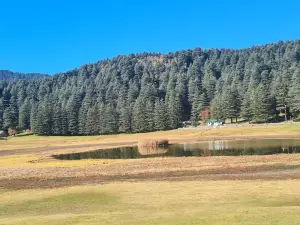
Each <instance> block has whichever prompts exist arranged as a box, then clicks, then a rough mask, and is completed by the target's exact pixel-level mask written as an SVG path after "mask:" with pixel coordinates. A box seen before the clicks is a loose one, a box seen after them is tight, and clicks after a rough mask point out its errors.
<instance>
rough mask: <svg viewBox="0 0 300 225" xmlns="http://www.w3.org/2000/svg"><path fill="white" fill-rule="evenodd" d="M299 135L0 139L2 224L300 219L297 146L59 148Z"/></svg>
mask: <svg viewBox="0 0 300 225" xmlns="http://www.w3.org/2000/svg"><path fill="white" fill-rule="evenodd" d="M239 138H300V124H276V125H274V124H270V125H264V124H262V125H251V124H243V125H229V126H226V127H222V128H213V129H211V128H206V127H202V128H199V129H178V130H172V131H161V132H152V133H144V134H120V135H103V136H93V137H40V136H34V135H29V136H20V137H11V138H9V140H8V141H5V140H0V225H2V224H18V225H22V224H30V225H31V224H46V225H47V224H51V225H52V224H54V225H56V224H57V225H58V224H59V225H64V224H125V225H126V224H186V225H188V224H201V225H202V224H214V225H218V224H222V225H223V224H225V225H226V224H228V225H229V224H230V225H231V224H246V225H247V224H251V225H252V224H253V225H256V224H270V225H271V224H276V225H277V224H289V225H293V224H299V221H300V166H299V165H300V154H294V155H287V154H286V155H269V156H232V157H230V156H224V157H184V158H147V159H128V160H123V159H121V160H109V159H86V160H75V161H60V160H55V159H53V158H51V157H50V156H51V154H54V153H68V152H77V151H88V150H93V149H101V148H103V149H104V148H111V147H118V146H126V145H135V144H137V142H138V141H139V140H144V139H154V140H155V139H168V140H169V141H170V142H171V143H183V142H188V141H201V140H212V139H239Z"/></svg>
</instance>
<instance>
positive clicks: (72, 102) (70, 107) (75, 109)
mask: <svg viewBox="0 0 300 225" xmlns="http://www.w3.org/2000/svg"><path fill="white" fill-rule="evenodd" d="M79 107H80V99H79V95H78V94H74V95H73V96H71V97H70V99H69V101H68V104H67V107H66V110H67V115H68V117H67V118H68V133H69V134H70V135H77V134H78V133H79V132H78V131H79V130H78V115H79Z"/></svg>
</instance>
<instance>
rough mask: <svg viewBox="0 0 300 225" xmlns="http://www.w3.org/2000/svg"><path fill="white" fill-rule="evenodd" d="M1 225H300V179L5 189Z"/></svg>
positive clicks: (0, 218)
mask: <svg viewBox="0 0 300 225" xmlns="http://www.w3.org/2000/svg"><path fill="white" fill-rule="evenodd" d="M0 195H1V198H0V224H18V225H23V224H49V225H50V224H53V225H54V224H55V225H58V224H59V225H64V224H78V225H79V224H82V225H83V224H97V225H98V224H128V225H129V224H141V225H142V224H161V225H163V224H201V225H202V224H214V225H219V224H220V225H221V224H222V225H226V224H227V225H234V224H245V225H248V224H249V225H250V224H251V225H254V224H255V225H256V224H269V225H271V224H276V225H279V224H288V225H293V224H299V221H300V181H299V180H288V181H285V182H282V181H260V180H257V181H205V182H203V181H180V182H130V183H128V182H116V183H110V184H104V185H86V186H75V187H69V188H57V189H33V190H19V191H12V190H1V191H0Z"/></svg>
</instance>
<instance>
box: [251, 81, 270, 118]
mask: <svg viewBox="0 0 300 225" xmlns="http://www.w3.org/2000/svg"><path fill="white" fill-rule="evenodd" d="M253 95H254V96H253V97H252V104H251V108H252V112H253V120H254V121H255V122H267V121H268V119H269V118H270V117H271V116H272V102H271V98H270V95H269V92H268V90H267V89H266V87H265V86H264V85H262V84H260V85H259V86H258V87H257V89H256V90H255V91H254V93H253Z"/></svg>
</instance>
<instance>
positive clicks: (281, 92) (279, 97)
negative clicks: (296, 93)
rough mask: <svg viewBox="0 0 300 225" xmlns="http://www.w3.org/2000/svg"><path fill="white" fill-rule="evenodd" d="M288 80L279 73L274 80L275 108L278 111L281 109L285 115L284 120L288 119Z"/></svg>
mask: <svg viewBox="0 0 300 225" xmlns="http://www.w3.org/2000/svg"><path fill="white" fill-rule="evenodd" d="M289 83H290V82H289V80H288V79H287V78H286V77H284V76H282V75H279V76H278V78H277V81H276V86H275V87H276V92H275V98H276V106H277V107H276V108H277V109H278V110H279V111H283V112H284V115H285V121H287V120H288V100H289V99H288V91H289V89H288V86H289Z"/></svg>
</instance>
